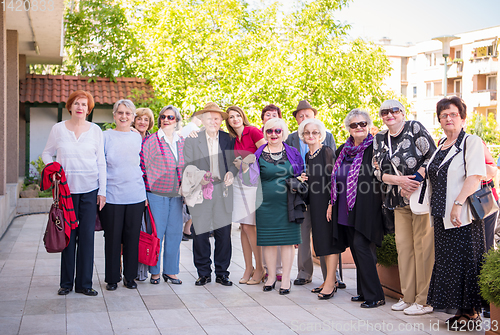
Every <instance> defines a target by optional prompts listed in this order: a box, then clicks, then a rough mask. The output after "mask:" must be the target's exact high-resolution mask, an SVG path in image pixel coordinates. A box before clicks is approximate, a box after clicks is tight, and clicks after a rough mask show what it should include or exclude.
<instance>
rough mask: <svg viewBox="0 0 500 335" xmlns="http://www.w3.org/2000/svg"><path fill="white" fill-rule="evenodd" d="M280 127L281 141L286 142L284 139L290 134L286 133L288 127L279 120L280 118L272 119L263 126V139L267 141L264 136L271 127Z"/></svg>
mask: <svg viewBox="0 0 500 335" xmlns="http://www.w3.org/2000/svg"><path fill="white" fill-rule="evenodd" d="M276 126H278V127H280V128H281V131H282V132H281V133H282V134H283V141H285V140H286V138H287V137H288V134H289V133H290V132H289V131H288V127H287V125H286V123H285V121H284V120H283V119H280V118H274V119H270V120H268V121H267V122H266V124H265V125H264V138H265V139H266V141H267V134H266V131H267V130H268V129H271V128H273V127H276Z"/></svg>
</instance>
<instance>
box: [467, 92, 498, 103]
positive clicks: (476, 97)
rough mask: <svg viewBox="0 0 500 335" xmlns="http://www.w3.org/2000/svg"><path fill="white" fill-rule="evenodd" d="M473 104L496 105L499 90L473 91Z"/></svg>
mask: <svg viewBox="0 0 500 335" xmlns="http://www.w3.org/2000/svg"><path fill="white" fill-rule="evenodd" d="M472 99H473V101H472V105H473V106H478V107H488V106H496V104H497V91H496V90H483V91H477V92H472Z"/></svg>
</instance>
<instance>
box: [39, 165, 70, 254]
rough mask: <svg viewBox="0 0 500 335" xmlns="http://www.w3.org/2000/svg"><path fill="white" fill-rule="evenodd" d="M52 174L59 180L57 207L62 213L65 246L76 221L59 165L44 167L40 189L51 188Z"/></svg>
mask: <svg viewBox="0 0 500 335" xmlns="http://www.w3.org/2000/svg"><path fill="white" fill-rule="evenodd" d="M54 173H57V174H59V176H60V177H59V176H58V175H56V178H58V179H59V207H60V208H61V209H62V210H63V213H64V217H63V218H64V233H65V234H66V245H68V243H69V238H70V236H71V230H72V229H75V228H76V227H78V221H76V215H75V208H74V207H73V199H72V198H71V193H70V191H69V187H68V182H67V181H66V174H65V173H64V170H63V168H62V166H61V164H59V163H57V162H52V163H49V164H47V165H46V166H45V168H44V169H43V171H42V181H41V182H40V189H41V190H42V191H44V190H47V189H49V188H50V187H51V186H52V176H53V175H54ZM52 196H54V190H52Z"/></svg>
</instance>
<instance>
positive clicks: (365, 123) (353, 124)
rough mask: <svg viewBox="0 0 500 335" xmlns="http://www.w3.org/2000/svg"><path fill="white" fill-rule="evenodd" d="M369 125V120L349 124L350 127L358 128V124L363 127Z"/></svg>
mask: <svg viewBox="0 0 500 335" xmlns="http://www.w3.org/2000/svg"><path fill="white" fill-rule="evenodd" d="M367 125H368V122H366V121H361V122H353V123H351V124H350V125H349V128H351V129H356V128H358V126H359V127H361V128H365V127H366V126H367Z"/></svg>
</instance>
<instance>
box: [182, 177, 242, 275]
mask: <svg viewBox="0 0 500 335" xmlns="http://www.w3.org/2000/svg"><path fill="white" fill-rule="evenodd" d="M214 186H215V187H214V192H213V193H212V199H204V200H203V203H201V204H198V205H195V206H194V207H189V212H190V213H191V217H192V220H193V227H192V229H193V231H194V235H193V260H194V265H195V266H196V269H197V270H198V276H200V277H201V276H207V277H208V276H210V275H211V273H212V269H211V265H212V261H211V259H210V255H211V247H210V240H209V235H210V232H209V230H210V227H215V229H213V232H214V238H215V250H214V263H215V274H216V275H226V276H229V271H227V268H228V267H229V264H230V263H231V253H232V247H231V217H232V213H226V211H225V210H224V198H223V196H222V194H223V185H222V184H216V185H214ZM216 227H220V228H216Z"/></svg>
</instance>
